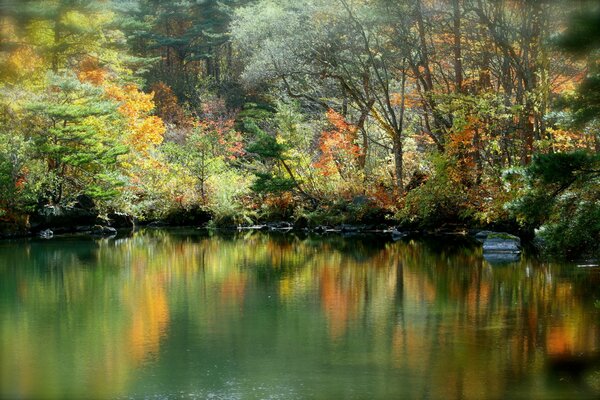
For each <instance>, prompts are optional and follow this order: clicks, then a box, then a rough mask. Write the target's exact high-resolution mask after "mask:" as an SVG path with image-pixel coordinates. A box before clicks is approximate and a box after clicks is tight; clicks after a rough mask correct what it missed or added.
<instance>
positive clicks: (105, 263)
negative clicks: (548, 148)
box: [0, 230, 600, 399]
mask: <svg viewBox="0 0 600 400" xmlns="http://www.w3.org/2000/svg"><path fill="white" fill-rule="evenodd" d="M0 277H1V281H0V285H1V292H0V320H1V322H2V323H1V327H0V352H1V353H0V354H1V357H0V397H2V398H6V397H9V398H82V397H85V398H90V397H92V398H114V397H128V396H134V397H147V396H154V395H158V396H161V397H166V398H169V397H172V398H179V397H181V396H182V395H185V396H191V397H198V398H204V397H208V396H213V397H216V398H219V397H222V398H265V397H273V398H306V397H310V398H366V397H368V398H390V397H396V398H398V397H400V398H434V399H437V398H465V399H470V398H473V399H479V398H505V397H511V398H516V397H521V398H556V397H559V398H563V397H568V398H578V397H579V398H586V397H588V398H595V397H597V396H598V395H599V394H600V356H598V354H599V351H600V329H599V326H600V325H599V320H598V316H599V314H600V313H599V310H598V308H596V307H595V306H594V301H595V300H596V299H598V298H599V297H600V296H599V294H600V293H599V290H598V288H599V287H600V273H599V272H598V270H594V269H586V270H582V269H577V268H576V267H575V266H573V265H561V264H552V263H540V262H537V261H535V260H534V259H531V258H528V257H523V258H522V259H521V260H520V261H518V262H515V263H508V264H502V265H493V266H492V264H490V263H489V262H487V261H486V260H485V259H484V258H483V256H482V254H481V250H480V249H479V248H478V247H476V246H472V245H469V244H465V243H460V242H459V243H441V241H440V240H432V241H405V242H396V243H394V242H391V241H386V240H383V239H381V238H373V239H371V240H364V239H363V240H361V239H356V238H351V239H343V238H339V237H329V238H314V237H296V236H293V235H287V236H267V235H263V234H251V233H249V234H244V235H243V236H236V237H231V236H230V237H223V236H210V237H209V236H206V235H203V234H201V233H199V232H197V231H185V230H177V231H161V230H149V231H145V232H137V233H135V234H134V235H133V236H131V237H127V238H121V239H117V240H86V239H82V238H59V239H55V240H52V241H28V242H25V241H23V242H15V243H9V242H3V243H1V244H0ZM577 368H579V369H580V370H581V371H580V373H578V372H577V371H576V370H577ZM565 371H567V372H565ZM572 371H575V372H576V373H572Z"/></svg>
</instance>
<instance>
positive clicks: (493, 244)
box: [483, 233, 521, 254]
mask: <svg viewBox="0 0 600 400" xmlns="http://www.w3.org/2000/svg"><path fill="white" fill-rule="evenodd" d="M483 252H484V253H512V254H518V253H521V239H519V237H518V236H514V235H510V234H508V233H490V234H488V235H487V237H486V238H485V240H484V242H483Z"/></svg>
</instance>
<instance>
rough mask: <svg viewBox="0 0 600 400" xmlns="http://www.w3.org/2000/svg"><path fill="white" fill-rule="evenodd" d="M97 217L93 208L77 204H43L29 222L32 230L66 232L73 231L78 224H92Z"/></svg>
mask: <svg viewBox="0 0 600 400" xmlns="http://www.w3.org/2000/svg"><path fill="white" fill-rule="evenodd" d="M97 217H98V213H97V212H96V211H95V210H89V209H84V208H81V207H79V206H78V207H75V206H73V207H70V206H68V207H63V206H58V205H45V206H44V207H43V208H41V209H40V210H38V211H37V212H36V213H34V214H33V215H31V217H30V224H31V228H32V229H33V230H34V231H35V230H37V231H41V230H44V229H50V230H52V231H54V232H59V231H60V232H68V231H75V230H76V227H78V226H93V225H94V224H95V223H96V218H97Z"/></svg>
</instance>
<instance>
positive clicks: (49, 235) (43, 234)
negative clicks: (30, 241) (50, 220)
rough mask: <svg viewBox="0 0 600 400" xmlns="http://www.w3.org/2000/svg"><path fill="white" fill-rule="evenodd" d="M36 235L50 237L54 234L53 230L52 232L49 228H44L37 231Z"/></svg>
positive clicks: (44, 237) (43, 237)
mask: <svg viewBox="0 0 600 400" xmlns="http://www.w3.org/2000/svg"><path fill="white" fill-rule="evenodd" d="M38 236H39V237H41V238H42V239H52V237H53V236H54V232H52V231H51V230H50V229H45V230H43V231H41V232H40V233H38Z"/></svg>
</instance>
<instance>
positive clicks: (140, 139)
mask: <svg viewBox="0 0 600 400" xmlns="http://www.w3.org/2000/svg"><path fill="white" fill-rule="evenodd" d="M106 93H107V95H108V97H109V98H112V99H114V100H117V101H118V102H120V106H119V112H120V113H121V114H122V115H123V116H125V117H126V119H127V125H128V132H129V133H128V134H127V136H126V138H125V143H126V144H127V145H129V146H130V147H131V148H132V149H133V150H135V151H137V152H139V153H141V155H142V156H148V154H149V151H150V150H151V149H152V148H153V147H154V146H157V145H159V144H161V143H162V141H163V137H164V136H163V135H164V133H165V131H166V128H165V124H164V123H163V121H162V119H160V118H159V117H156V116H153V115H149V113H150V112H151V111H152V110H153V109H154V101H153V99H154V94H153V93H150V94H147V93H144V92H142V91H140V90H139V89H138V88H137V86H135V85H127V86H125V87H119V86H116V85H111V86H108V87H107V88H106Z"/></svg>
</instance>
